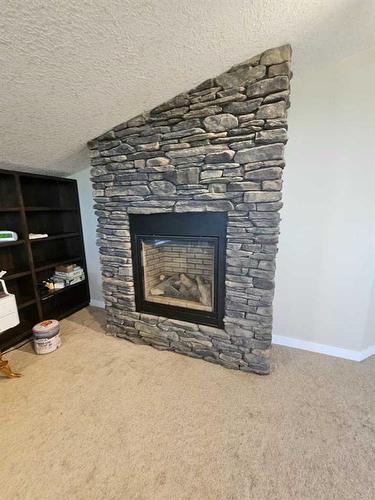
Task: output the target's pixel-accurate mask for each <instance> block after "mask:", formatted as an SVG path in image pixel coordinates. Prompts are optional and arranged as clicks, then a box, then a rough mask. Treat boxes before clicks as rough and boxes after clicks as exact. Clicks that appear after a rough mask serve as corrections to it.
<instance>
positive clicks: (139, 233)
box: [129, 212, 227, 328]
mask: <svg viewBox="0 0 375 500" xmlns="http://www.w3.org/2000/svg"><path fill="white" fill-rule="evenodd" d="M129 225H130V236H131V251H132V260H133V279H134V288H135V303H136V310H137V312H140V313H146V314H154V315H156V316H164V317H166V318H172V319H177V320H182V321H188V322H191V323H197V324H202V325H210V326H216V327H218V328H224V323H223V318H224V309H225V258H226V235H227V213H226V212H199V213H161V214H149V215H145V214H129ZM159 237H163V238H164V237H167V238H171V239H173V238H179V239H180V238H186V239H191V238H194V239H202V240H209V241H211V242H214V245H215V260H214V275H215V279H214V307H213V311H212V312H207V311H199V310H193V309H187V308H184V307H177V306H172V305H166V304H158V303H156V302H148V301H146V300H145V299H144V296H145V295H144V289H143V283H144V280H143V266H142V253H141V241H142V239H151V238H159Z"/></svg>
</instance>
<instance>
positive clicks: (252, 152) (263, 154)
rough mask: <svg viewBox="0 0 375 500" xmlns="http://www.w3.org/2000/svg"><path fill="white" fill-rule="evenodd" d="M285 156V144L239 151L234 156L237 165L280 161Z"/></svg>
mask: <svg viewBox="0 0 375 500" xmlns="http://www.w3.org/2000/svg"><path fill="white" fill-rule="evenodd" d="M283 154H284V145H283V144H270V145H266V146H258V147H255V148H251V149H242V150H239V151H237V153H236V154H235V156H234V161H235V162H236V163H251V162H259V161H263V160H279V159H282V158H283Z"/></svg>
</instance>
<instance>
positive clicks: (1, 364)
mask: <svg viewBox="0 0 375 500" xmlns="http://www.w3.org/2000/svg"><path fill="white" fill-rule="evenodd" d="M0 372H1V373H2V374H3V375H5V376H6V377H7V378H18V377H22V373H17V372H14V371H13V370H12V368H11V367H10V364H9V361H7V360H6V359H3V355H2V354H1V352H0Z"/></svg>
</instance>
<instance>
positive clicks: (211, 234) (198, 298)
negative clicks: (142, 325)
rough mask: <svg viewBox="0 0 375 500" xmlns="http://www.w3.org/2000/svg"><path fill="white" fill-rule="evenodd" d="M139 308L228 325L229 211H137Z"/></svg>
mask: <svg viewBox="0 0 375 500" xmlns="http://www.w3.org/2000/svg"><path fill="white" fill-rule="evenodd" d="M129 218H130V234H131V247H132V259H133V276H134V286H135V299H136V308H137V311H138V312H144V313H149V314H155V315H158V316H165V317H167V318H174V319H180V320H183V321H190V322H194V323H200V324H207V325H213V326H218V327H220V328H222V327H223V316H224V298H225V253H226V231H227V214H226V213H223V212H203V213H189V214H187V213H181V214H176V213H167V214H152V215H138V214H131V215H130V216H129Z"/></svg>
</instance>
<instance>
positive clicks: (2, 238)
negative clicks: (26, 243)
mask: <svg viewBox="0 0 375 500" xmlns="http://www.w3.org/2000/svg"><path fill="white" fill-rule="evenodd" d="M17 240H18V234H17V233H15V232H14V231H3V230H1V231H0V243H5V242H6V241H17Z"/></svg>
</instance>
